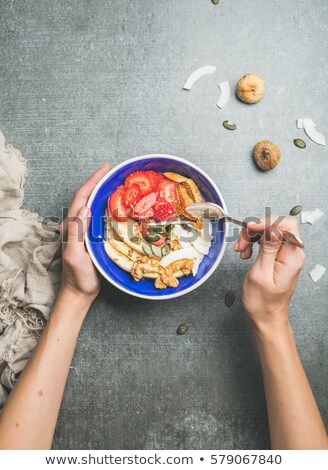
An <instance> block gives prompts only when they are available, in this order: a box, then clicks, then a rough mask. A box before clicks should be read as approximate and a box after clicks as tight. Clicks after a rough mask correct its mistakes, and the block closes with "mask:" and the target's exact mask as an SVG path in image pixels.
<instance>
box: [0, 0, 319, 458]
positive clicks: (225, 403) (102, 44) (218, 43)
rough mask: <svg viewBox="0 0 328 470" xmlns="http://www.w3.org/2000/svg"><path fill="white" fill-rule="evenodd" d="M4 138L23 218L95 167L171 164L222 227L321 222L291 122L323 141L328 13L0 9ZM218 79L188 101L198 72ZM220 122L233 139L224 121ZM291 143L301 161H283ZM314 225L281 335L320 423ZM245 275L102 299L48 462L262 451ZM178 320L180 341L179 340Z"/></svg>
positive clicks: (189, 6)
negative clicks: (199, 179)
mask: <svg viewBox="0 0 328 470" xmlns="http://www.w3.org/2000/svg"><path fill="white" fill-rule="evenodd" d="M0 11H1V22H0V44H1V47H0V128H1V130H2V131H3V132H4V134H5V135H6V137H7V139H8V141H9V142H11V143H12V144H14V145H15V146H17V147H18V148H20V149H21V150H22V152H23V154H24V155H25V156H26V157H27V158H28V166H29V177H28V180H27V184H26V198H25V206H26V207H27V208H29V209H31V210H33V211H37V212H39V213H40V214H42V215H44V216H45V215H52V216H56V215H60V213H61V208H62V207H63V206H67V205H68V204H69V202H70V200H71V198H72V196H73V193H74V191H75V189H76V187H77V186H78V185H80V184H81V182H82V181H83V180H84V179H86V178H87V176H88V175H89V174H90V173H91V172H92V171H93V170H94V169H95V168H97V167H98V166H99V165H101V164H102V163H103V162H105V161H109V162H111V163H112V164H113V165H115V164H117V163H119V162H122V161H124V160H125V159H127V158H130V157H134V156H137V155H143V154H146V153H153V152H158V153H171V154H174V155H178V156H181V157H184V158H187V159H189V160H190V161H192V162H194V163H196V164H197V165H199V166H200V167H202V168H203V169H204V170H205V171H207V172H208V173H210V174H211V176H212V177H213V178H214V180H215V181H216V182H217V184H218V186H219V187H220V189H221V191H222V193H223V195H224V197H225V199H226V203H227V205H228V208H229V210H230V213H231V214H233V215H235V217H242V218H243V217H245V216H247V215H257V214H262V213H263V210H264V207H265V205H270V206H272V207H273V210H274V211H275V212H277V213H282V214H283V213H287V212H288V211H289V209H290V208H291V207H293V206H294V205H295V204H296V203H302V204H303V206H304V207H305V208H306V209H314V208H316V207H319V208H321V209H322V210H324V211H326V212H327V213H328V207H327V193H328V189H327V170H328V155H327V149H326V148H324V147H320V146H318V145H315V144H313V143H311V142H310V141H309V139H307V138H305V137H304V135H303V131H298V130H296V128H295V119H296V118H298V117H311V118H313V119H314V120H315V122H316V123H317V126H318V129H319V130H321V131H323V132H324V131H325V130H326V133H328V132H327V129H328V126H327V112H326V111H327V94H328V88H327V86H326V84H327V67H328V65H327V60H326V58H327V33H326V31H327V23H326V18H327V2H326V1H325V0H317V1H316V2H311V1H308V0H289V1H288V2H286V1H285V0H275V1H270V0H251V1H246V0H241V1H238V2H236V1H231V0H221V2H220V4H219V6H217V7H215V6H213V5H212V3H211V2H210V0H166V1H165V2H163V1H161V0H139V1H136V0H88V1H87V0H57V1H55V2H54V1H52V0H33V1H29V2H26V1H23V0H20V1H18V0H12V1H10V0H0ZM208 64H214V65H217V67H218V77H216V78H214V77H208V78H204V79H203V80H202V81H200V82H198V83H197V85H196V86H195V87H194V89H193V90H192V92H186V91H183V90H182V85H183V83H184V81H185V79H186V78H187V76H188V75H189V73H191V72H192V71H193V70H194V69H196V68H197V67H199V66H202V65H208ZM253 71H255V72H257V73H259V74H261V75H262V76H263V77H264V79H265V81H266V85H267V92H266V95H265V98H264V99H263V101H262V102H261V103H259V104H258V105H256V106H253V107H249V106H247V105H244V104H242V103H240V102H239V101H237V99H236V98H235V97H234V96H233V97H232V98H231V100H230V102H229V104H228V105H227V106H226V108H224V110H219V109H218V108H217V107H216V105H215V103H216V101H217V99H218V96H219V91H218V87H217V81H218V80H219V81H223V80H228V81H229V82H230V84H231V85H232V86H234V84H235V83H236V81H237V80H238V79H239V77H240V76H241V75H243V74H244V73H247V72H253ZM225 119H232V120H234V121H235V122H236V123H237V125H238V130H237V131H236V132H228V131H226V130H225V129H224V128H223V127H222V125H221V123H222V121H223V120H225ZM295 137H302V138H304V139H305V140H306V141H307V143H308V146H307V148H306V150H299V149H297V148H296V147H294V146H293V139H294V138H295ZM264 138H265V139H269V140H273V141H274V142H277V143H278V144H279V146H280V147H281V150H282V161H281V164H280V165H279V167H277V168H276V169H275V170H274V171H273V172H271V173H268V174H263V173H260V172H259V171H257V169H256V168H255V166H254V164H253V162H252V159H251V149H252V147H253V145H254V144H255V143H256V142H257V141H258V140H261V139H264ZM327 230H328V225H327V217H324V218H323V219H322V220H321V221H320V222H319V223H318V224H317V225H315V226H314V227H311V226H309V225H306V226H303V227H302V237H303V239H304V241H305V244H306V247H307V249H306V251H307V261H306V266H305V268H304V271H303V273H302V274H301V278H300V282H299V286H298V288H297V291H296V294H295V296H294V299H293V305H292V309H291V313H290V316H291V322H292V324H293V327H294V330H295V334H296V337H297V342H298V347H299V350H300V354H301V356H302V360H303V363H304V366H305V369H306V371H307V373H308V377H309V380H310V382H311V385H312V387H313V390H314V393H315V396H316V398H317V400H318V403H319V406H320V409H321V412H322V414H323V416H324V417H326V423H327V412H328V396H327V393H326V392H327V386H328V374H327V350H328V346H327V344H328V342H327V339H328V333H327V331H328V327H327V305H326V303H327V283H328V276H327V275H326V276H325V277H324V278H323V279H322V280H321V281H320V282H319V283H318V284H317V285H314V284H313V283H312V281H311V279H310V278H309V276H308V272H309V270H310V269H311V268H312V267H313V266H314V265H315V264H316V263H317V262H318V263H320V264H323V265H324V266H328V253H327V248H326V244H327ZM249 264H250V263H249V262H242V261H241V260H239V259H238V257H237V256H236V255H235V254H234V253H233V251H232V248H231V246H229V247H228V249H227V251H226V254H225V256H224V259H223V261H222V263H221V265H220V267H219V269H218V270H217V271H216V273H215V274H214V275H213V276H212V277H211V279H210V280H209V281H208V282H207V283H206V284H205V285H203V286H202V287H200V288H199V289H198V290H197V291H195V292H193V293H191V294H189V295H187V296H185V297H183V298H179V299H177V300H176V301H169V302H167V301H166V302H165V301H162V302H147V301H142V300H138V299H134V298H132V297H129V296H127V295H125V294H123V293H120V292H119V291H118V290H116V289H114V288H113V287H111V286H110V285H108V284H107V283H104V284H103V288H102V292H101V295H100V297H99V299H98V300H97V301H96V302H95V304H94V306H93V308H92V310H91V311H90V314H89V316H88V318H87V321H86V323H85V326H84V328H83V331H82V334H81V336H80V339H79V342H78V347H77V351H76V354H75V357H74V361H73V365H74V366H75V367H76V369H77V371H78V373H79V375H78V376H77V375H76V373H75V372H74V370H71V373H70V376H69V380H68V384H67V388H66V392H65V397H64V401H63V405H62V409H61V412H60V417H59V422H58V426H57V432H56V437H55V441H54V448H56V449H66V448H72V449H73V448H74V449H79V448H81V449H83V448H96V449H105V448H112V449H136V448H139V449H151V448H155V449H196V448H203V449H254V448H268V446H269V440H268V427H267V418H266V408H265V401H264V396H263V388H262V379H261V373H260V368H259V362H258V358H257V355H256V351H255V348H254V344H253V340H252V337H251V333H250V329H249V326H248V324H247V321H246V319H245V316H244V313H243V311H242V308H241V304H240V300H237V301H236V303H235V305H234V306H233V307H232V308H230V309H227V308H226V307H225V305H224V301H223V298H224V293H225V291H226V290H227V289H229V288H233V289H235V290H236V291H237V292H239V291H240V287H241V285H242V281H243V278H244V275H245V272H246V269H247V267H248V266H249ZM185 321H187V322H189V323H190V325H191V328H190V331H189V333H188V334H187V335H186V336H183V337H177V336H176V334H175V331H176V327H177V326H178V325H179V324H180V323H182V322H185Z"/></svg>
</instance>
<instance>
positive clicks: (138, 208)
mask: <svg viewBox="0 0 328 470" xmlns="http://www.w3.org/2000/svg"><path fill="white" fill-rule="evenodd" d="M155 202H156V193H154V192H153V193H150V194H147V196H144V197H143V198H142V199H140V201H139V202H138V204H136V205H135V207H134V211H133V212H134V214H135V215H136V216H140V215H141V216H143V217H144V216H145V214H147V213H150V212H152V211H151V209H152V207H153V205H154V204H155Z"/></svg>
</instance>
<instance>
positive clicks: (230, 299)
mask: <svg viewBox="0 0 328 470" xmlns="http://www.w3.org/2000/svg"><path fill="white" fill-rule="evenodd" d="M235 299H236V295H235V293H234V291H233V290H228V291H227V293H226V295H225V298H224V301H225V304H226V306H227V307H231V305H233V303H234V301H235Z"/></svg>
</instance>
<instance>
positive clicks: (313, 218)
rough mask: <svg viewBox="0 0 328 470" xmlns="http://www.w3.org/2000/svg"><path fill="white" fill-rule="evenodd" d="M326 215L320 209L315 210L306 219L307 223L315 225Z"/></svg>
mask: <svg viewBox="0 0 328 470" xmlns="http://www.w3.org/2000/svg"><path fill="white" fill-rule="evenodd" d="M324 215H325V213H324V212H322V211H321V210H320V209H315V210H314V211H312V212H311V214H310V215H308V217H307V218H306V222H307V223H308V224H311V225H313V224H315V223H316V222H318V220H320V219H321V217H323V216H324Z"/></svg>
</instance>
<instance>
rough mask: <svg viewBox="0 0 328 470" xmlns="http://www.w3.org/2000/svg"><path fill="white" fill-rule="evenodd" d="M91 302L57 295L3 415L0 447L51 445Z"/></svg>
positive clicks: (45, 446)
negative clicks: (73, 358)
mask: <svg viewBox="0 0 328 470" xmlns="http://www.w3.org/2000/svg"><path fill="white" fill-rule="evenodd" d="M89 306H90V302H88V300H87V299H85V298H84V297H77V296H74V295H71V294H69V293H67V292H66V293H61V294H60V295H59V296H58V299H57V302H56V304H55V307H54V310H53V312H52V314H51V317H50V320H49V322H48V325H47V327H46V328H45V330H44V332H43V334H42V337H41V339H40V341H39V343H38V345H37V347H36V349H35V351H34V353H33V356H32V357H31V359H30V361H29V362H28V364H27V366H26V368H25V370H24V372H23V373H22V375H21V377H20V378H19V380H18V382H17V384H16V386H15V388H14V389H13V391H12V393H11V394H10V396H9V399H8V401H7V403H6V405H5V407H4V409H3V411H2V413H1V415H0V449H49V448H50V447H51V442H52V438H53V433H54V430H55V426H56V421H57V417H58V412H59V408H60V404H61V400H62V396H63V391H64V387H65V383H66V380H67V375H68V372H69V367H70V364H71V361H72V357H73V354H74V350H75V346H76V341H77V338H78V335H79V332H80V329H81V326H82V323H83V319H84V317H85V314H86V313H87V311H88V309H89Z"/></svg>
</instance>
